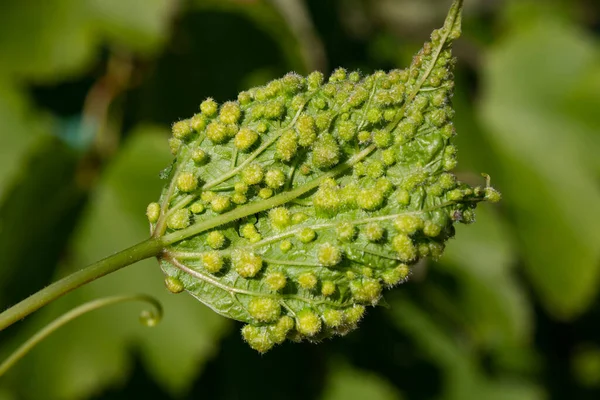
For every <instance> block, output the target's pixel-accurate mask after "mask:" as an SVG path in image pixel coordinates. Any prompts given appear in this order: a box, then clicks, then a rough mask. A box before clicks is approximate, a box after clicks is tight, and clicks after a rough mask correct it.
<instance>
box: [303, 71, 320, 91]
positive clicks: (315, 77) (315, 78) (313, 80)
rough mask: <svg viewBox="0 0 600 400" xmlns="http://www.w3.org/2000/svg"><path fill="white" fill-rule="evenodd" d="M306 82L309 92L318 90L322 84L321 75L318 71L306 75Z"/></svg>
mask: <svg viewBox="0 0 600 400" xmlns="http://www.w3.org/2000/svg"><path fill="white" fill-rule="evenodd" d="M306 80H307V82H308V89H309V90H315V89H318V88H319V87H320V86H321V84H322V83H323V73H321V72H319V71H315V72H312V73H311V74H310V75H308V77H307V78H306Z"/></svg>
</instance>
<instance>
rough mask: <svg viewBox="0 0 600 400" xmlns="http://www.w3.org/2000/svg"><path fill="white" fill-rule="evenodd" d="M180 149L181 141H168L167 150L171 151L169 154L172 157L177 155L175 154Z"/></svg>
mask: <svg viewBox="0 0 600 400" xmlns="http://www.w3.org/2000/svg"><path fill="white" fill-rule="evenodd" d="M180 148H181V140H179V139H177V138H170V139H169V149H170V150H171V154H173V155H174V156H175V155H177V152H178V151H179V149H180Z"/></svg>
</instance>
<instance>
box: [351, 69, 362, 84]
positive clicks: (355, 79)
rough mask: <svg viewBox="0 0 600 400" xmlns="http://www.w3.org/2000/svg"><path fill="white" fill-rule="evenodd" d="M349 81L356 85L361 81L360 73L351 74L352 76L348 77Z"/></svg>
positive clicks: (353, 72)
mask: <svg viewBox="0 0 600 400" xmlns="http://www.w3.org/2000/svg"><path fill="white" fill-rule="evenodd" d="M348 79H350V81H352V82H354V83H356V82H358V81H360V72H358V71H352V72H350V74H349V75H348Z"/></svg>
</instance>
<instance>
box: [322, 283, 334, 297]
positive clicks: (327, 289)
mask: <svg viewBox="0 0 600 400" xmlns="http://www.w3.org/2000/svg"><path fill="white" fill-rule="evenodd" d="M334 293H335V283H333V282H332V281H323V283H322V284H321V294H322V295H323V296H331V295H332V294H334Z"/></svg>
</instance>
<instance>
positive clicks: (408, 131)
mask: <svg viewBox="0 0 600 400" xmlns="http://www.w3.org/2000/svg"><path fill="white" fill-rule="evenodd" d="M396 132H397V135H398V138H397V140H399V141H400V142H401V143H402V142H404V141H406V140H408V139H410V138H412V137H413V136H414V135H415V133H416V132H417V125H416V124H414V123H413V122H412V121H409V120H403V121H401V122H400V123H399V124H398V127H396Z"/></svg>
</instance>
